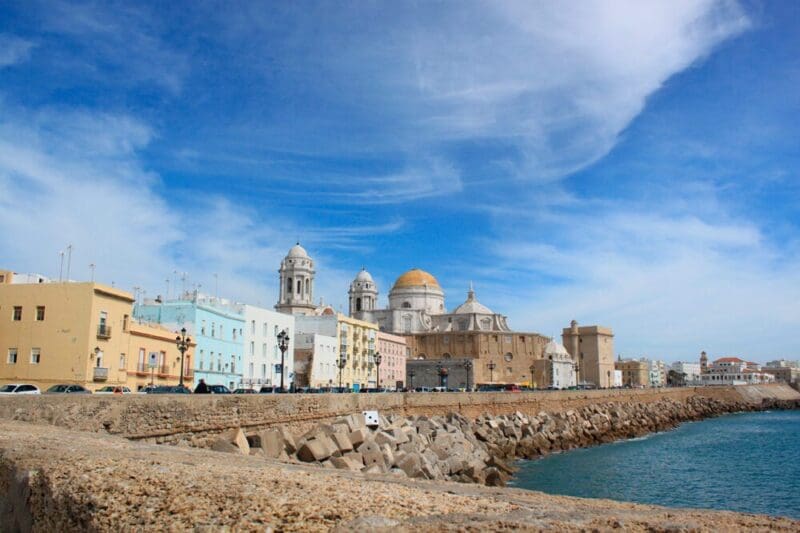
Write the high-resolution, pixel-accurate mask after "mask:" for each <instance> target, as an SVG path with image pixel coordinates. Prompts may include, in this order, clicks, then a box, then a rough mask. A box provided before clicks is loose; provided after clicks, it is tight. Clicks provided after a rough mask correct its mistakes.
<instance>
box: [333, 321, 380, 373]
mask: <svg viewBox="0 0 800 533" xmlns="http://www.w3.org/2000/svg"><path fill="white" fill-rule="evenodd" d="M336 319H337V322H338V326H337V335H336V336H337V339H338V341H339V357H342V356H344V358H345V360H346V364H345V367H344V368H343V369H342V384H343V385H345V386H351V387H352V386H354V385H358V388H371V387H375V386H377V377H378V374H377V372H376V371H375V362H374V360H373V357H374V355H375V350H376V340H377V337H378V325H377V324H375V323H372V322H367V321H364V320H358V319H356V318H351V317H349V316H347V315H344V314H342V313H337V315H336Z"/></svg>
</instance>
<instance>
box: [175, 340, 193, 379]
mask: <svg viewBox="0 0 800 533" xmlns="http://www.w3.org/2000/svg"><path fill="white" fill-rule="evenodd" d="M191 342H192V339H190V338H189V337H187V336H186V328H181V334H180V335H179V336H177V337H175V344H176V345H177V346H178V351H180V352H181V371H180V378H179V379H178V386H179V387H183V357H184V354H185V353H186V350H188V349H189V343H191Z"/></svg>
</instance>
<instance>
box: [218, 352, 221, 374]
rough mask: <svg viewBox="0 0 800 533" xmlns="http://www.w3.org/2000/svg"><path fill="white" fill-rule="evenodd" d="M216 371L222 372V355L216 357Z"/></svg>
mask: <svg viewBox="0 0 800 533" xmlns="http://www.w3.org/2000/svg"><path fill="white" fill-rule="evenodd" d="M217 372H222V356H221V355H220V356H219V357H217Z"/></svg>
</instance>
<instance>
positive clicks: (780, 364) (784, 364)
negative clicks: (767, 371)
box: [766, 359, 800, 368]
mask: <svg viewBox="0 0 800 533" xmlns="http://www.w3.org/2000/svg"><path fill="white" fill-rule="evenodd" d="M766 368H800V364H798V362H797V361H789V360H787V359H778V360H776V361H770V362H768V363H767V365H766Z"/></svg>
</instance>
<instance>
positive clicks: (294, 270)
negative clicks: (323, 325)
mask: <svg viewBox="0 0 800 533" xmlns="http://www.w3.org/2000/svg"><path fill="white" fill-rule="evenodd" d="M278 272H279V273H280V278H281V286H280V296H279V297H278V303H277V304H276V305H275V310H276V311H279V312H281V313H286V314H288V315H310V314H313V312H314V309H316V306H315V305H314V273H315V272H314V261H313V260H312V259H311V257H309V256H308V253H307V252H306V250H305V248H303V247H302V246H300V243H299V242H298V243H297V244H296V245H294V246H292V249H291V250H289V253H288V254H287V255H286V257H284V258H283V261H281V268H280V270H278Z"/></svg>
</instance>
